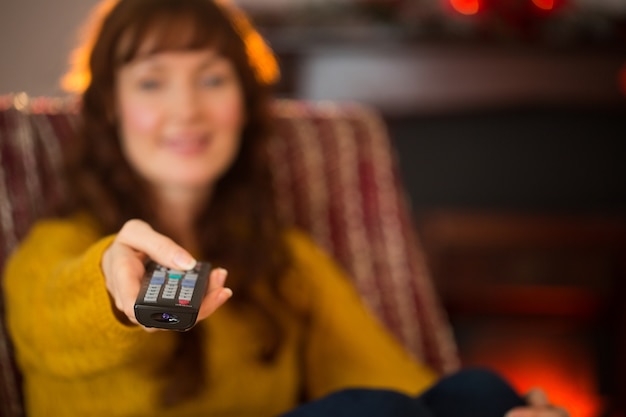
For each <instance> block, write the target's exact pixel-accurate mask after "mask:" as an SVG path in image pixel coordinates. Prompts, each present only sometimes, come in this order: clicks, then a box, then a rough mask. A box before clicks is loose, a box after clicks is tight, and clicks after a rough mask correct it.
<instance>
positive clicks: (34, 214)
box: [0, 94, 458, 417]
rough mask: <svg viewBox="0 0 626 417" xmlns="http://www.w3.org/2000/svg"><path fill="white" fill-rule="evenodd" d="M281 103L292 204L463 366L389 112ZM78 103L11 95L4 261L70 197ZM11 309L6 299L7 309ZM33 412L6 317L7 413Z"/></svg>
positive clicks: (405, 321)
mask: <svg viewBox="0 0 626 417" xmlns="http://www.w3.org/2000/svg"><path fill="white" fill-rule="evenodd" d="M273 105H274V113H275V117H276V122H277V134H276V135H275V136H274V138H273V140H272V141H271V143H270V145H269V149H268V151H269V154H270V156H271V158H272V161H273V166H274V172H273V174H274V178H275V183H276V187H277V189H278V195H279V201H278V203H279V207H280V210H281V212H282V215H283V216H285V219H286V220H288V221H289V222H291V223H292V224H294V225H297V226H298V227H300V228H302V229H304V230H307V231H308V232H309V233H310V234H311V235H312V237H313V238H314V240H316V241H317V243H318V244H320V245H321V246H322V247H324V248H325V249H326V250H328V251H329V252H330V253H331V254H332V255H333V256H335V258H336V259H337V260H338V262H339V264H340V265H342V266H343V267H344V268H345V269H346V271H347V272H348V274H349V275H350V276H351V277H353V279H354V284H355V286H356V287H357V289H358V290H359V291H360V293H361V294H362V296H363V298H364V300H365V303H366V304H367V305H368V306H369V307H370V308H371V309H372V311H373V312H374V314H376V315H377V316H378V317H379V318H380V320H382V322H383V323H384V324H386V325H387V326H388V327H389V329H390V330H391V332H392V333H393V334H394V335H395V336H396V337H397V338H398V339H399V340H400V341H401V343H403V344H404V345H405V346H406V348H407V349H408V350H409V351H410V352H411V353H412V354H413V355H414V356H415V357H416V358H418V359H420V360H422V361H424V362H426V363H428V364H429V365H430V366H431V367H433V368H434V369H435V370H437V371H438V372H440V373H447V372H450V371H453V370H455V369H456V368H457V366H458V360H457V356H456V347H455V343H454V341H453V337H452V332H451V330H450V326H449V324H448V322H447V318H446V317H445V314H444V313H443V311H442V309H441V306H440V304H439V300H438V299H437V296H436V294H435V291H434V287H433V284H432V283H431V280H430V276H429V275H428V272H427V270H426V267H425V260H424V255H423V253H422V250H421V248H420V245H419V242H418V240H417V238H416V236H415V232H414V228H413V223H412V220H411V216H410V212H409V210H408V205H407V200H406V197H405V194H404V191H403V189H402V185H401V183H400V180H399V175H398V172H397V167H396V160H395V155H394V153H393V149H392V148H391V146H390V142H389V139H388V136H387V132H386V130H385V126H384V124H383V122H382V120H381V118H380V117H379V115H378V114H377V113H376V112H375V111H374V110H373V109H371V108H368V107H366V106H362V105H357V104H349V103H330V102H318V103H311V102H303V101H296V100H284V99H280V100H275V102H274V103H273ZM77 108H78V103H77V101H76V100H75V99H73V98H70V97H64V98H51V97H41V98H31V99H29V98H28V97H27V96H26V95H25V94H16V95H5V96H0V233H1V241H0V268H2V267H3V265H4V262H5V261H6V258H7V256H8V254H9V253H10V251H11V250H12V249H13V248H14V247H15V246H16V245H17V244H18V243H19V241H20V239H21V238H22V237H23V236H24V235H25V233H26V232H27V231H28V229H29V227H30V226H31V225H32V223H33V222H34V221H35V220H36V219H37V218H39V217H41V216H44V215H47V214H52V213H50V206H51V204H50V203H51V202H53V201H55V200H56V199H60V198H63V195H64V192H65V191H64V185H63V184H62V182H61V181H60V176H59V172H60V169H61V165H62V160H63V154H64V151H65V150H66V149H67V148H68V147H70V146H71V137H72V133H73V131H74V130H75V128H76V123H75V122H76V115H75V114H76V110H77ZM0 295H1V293H0ZM2 308H3V304H2V301H1V298H0V314H1V312H2ZM0 319H1V317H0ZM23 413H24V412H23V409H22V406H21V398H20V377H19V371H18V370H17V368H16V366H15V363H14V361H13V359H12V356H11V345H10V341H9V339H8V335H7V332H6V328H5V326H4V322H3V321H2V320H0V414H1V415H3V416H6V417H19V416H23Z"/></svg>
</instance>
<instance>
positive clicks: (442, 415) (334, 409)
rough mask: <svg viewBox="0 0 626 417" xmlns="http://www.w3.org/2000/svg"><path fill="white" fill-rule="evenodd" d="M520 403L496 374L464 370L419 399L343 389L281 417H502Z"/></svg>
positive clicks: (513, 391) (514, 393)
mask: <svg viewBox="0 0 626 417" xmlns="http://www.w3.org/2000/svg"><path fill="white" fill-rule="evenodd" d="M524 404H525V402H524V400H523V399H522V398H521V397H520V396H519V395H518V394H517V393H516V392H515V390H513V388H512V387H511V386H510V385H509V384H508V383H507V382H506V381H505V380H504V379H502V378H501V377H500V376H499V375H498V374H496V373H494V372H492V371H489V370H486V369H467V370H463V371H460V372H458V373H455V374H453V375H450V376H447V377H444V378H442V379H441V380H440V381H439V382H437V383H436V384H435V385H434V386H433V387H432V388H430V389H429V390H428V391H426V392H424V393H423V394H421V395H420V396H419V397H410V396H407V395H404V394H401V393H398V392H395V391H389V390H379V389H359V388H354V389H346V390H342V391H338V392H335V393H333V394H330V395H328V396H326V397H324V398H322V399H319V400H316V401H312V402H310V403H308V404H304V405H302V406H300V407H298V408H296V409H295V410H293V411H290V412H288V413H287V414H283V415H282V416H281V417H503V416H504V415H505V414H506V412H507V411H509V410H510V409H512V408H514V407H517V406H520V405H524Z"/></svg>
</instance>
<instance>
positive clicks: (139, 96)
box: [116, 50, 245, 190]
mask: <svg viewBox="0 0 626 417" xmlns="http://www.w3.org/2000/svg"><path fill="white" fill-rule="evenodd" d="M116 100H117V102H116V115H117V119H118V122H119V133H120V137H121V146H122V150H123V152H124V154H125V156H126V158H127V159H128V161H129V163H130V165H131V166H132V167H133V168H134V169H135V170H136V171H137V172H138V173H139V175H141V176H142V177H143V178H144V179H146V180H147V181H148V182H149V183H150V184H151V185H153V186H154V187H155V188H156V189H162V188H167V189H175V190H177V189H182V188H184V189H196V188H197V189H206V188H207V187H209V188H210V187H211V186H212V185H213V184H214V183H215V182H216V181H217V179H218V178H219V177H220V176H221V175H222V174H223V173H224V172H225V171H226V170H227V169H228V167H229V166H230V165H231V163H232V162H233V160H234V159H235V157H236V155H237V152H238V149H239V143H240V134H241V130H242V128H243V124H244V120H245V115H244V112H245V110H244V98H243V92H242V88H241V85H240V82H239V78H238V76H237V74H236V71H235V68H234V66H233V65H232V63H231V62H230V61H229V60H227V59H226V58H223V57H222V56H220V55H219V54H217V53H216V52H215V51H213V50H203V51H177V52H162V53H156V54H154V55H149V56H146V57H140V58H138V59H135V60H133V61H131V62H130V63H129V64H126V65H124V66H123V67H121V68H120V70H119V71H118V73H117V81H116Z"/></svg>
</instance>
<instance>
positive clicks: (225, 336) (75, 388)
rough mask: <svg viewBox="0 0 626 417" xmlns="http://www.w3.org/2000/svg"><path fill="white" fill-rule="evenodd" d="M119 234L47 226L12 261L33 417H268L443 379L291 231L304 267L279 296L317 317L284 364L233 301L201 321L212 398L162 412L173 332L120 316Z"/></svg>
mask: <svg viewBox="0 0 626 417" xmlns="http://www.w3.org/2000/svg"><path fill="white" fill-rule="evenodd" d="M112 238H113V237H112V236H109V237H102V236H100V235H99V233H98V228H97V227H95V225H94V223H93V222H92V221H90V219H89V218H88V217H86V216H77V217H75V218H72V219H68V220H47V221H42V222H40V223H38V224H37V225H35V227H34V228H33V229H32V230H31V232H30V234H29V235H28V237H27V238H26V239H25V240H24V242H23V244H22V245H21V247H20V248H19V249H18V250H17V251H16V252H15V253H14V254H13V255H12V257H11V259H10V261H9V263H8V266H7V269H6V274H5V277H4V286H5V297H6V308H7V316H8V324H9V329H10V333H11V336H12V339H13V342H14V344H15V348H16V354H17V359H18V362H19V365H20V367H21V369H22V371H23V374H24V390H25V396H26V406H27V410H28V415H29V416H31V417H39V416H54V417H63V416H71V417H77V416H106V417H113V416H133V417H135V416H151V417H154V416H182V415H189V416H207V417H208V416H211V417H218V416H236V417H246V416H251V417H252V416H254V417H263V416H273V415H277V414H279V413H281V412H285V411H287V410H289V409H291V408H293V407H294V406H296V405H297V402H298V398H299V395H301V393H302V392H303V391H304V392H305V393H306V395H307V396H308V398H311V399H313V398H318V397H320V396H323V395H324V394H327V393H329V392H331V391H334V390H337V389H340V388H346V387H384V388H393V389H398V390H401V391H403V392H407V393H410V394H417V393H419V392H420V391H422V390H424V389H425V388H427V387H428V386H429V385H430V384H431V383H432V382H433V381H434V378H435V375H434V373H433V372H432V371H430V370H429V369H428V368H426V367H425V366H422V365H419V364H417V363H415V362H414V361H413V360H412V359H411V358H410V357H409V356H408V355H407V354H406V353H405V352H404V351H403V349H402V348H401V347H400V346H399V345H398V344H397V342H396V341H395V340H394V339H393V338H392V337H390V335H389V334H388V333H387V332H386V330H384V329H383V327H382V326H381V325H380V324H379V323H378V322H377V321H376V320H375V319H374V318H373V317H372V315H371V314H370V313H369V311H368V310H367V309H366V308H365V307H364V306H363V305H362V304H361V302H360V299H359V296H358V295H357V294H356V292H355V291H354V290H353V288H352V286H351V284H350V283H349V282H348V281H347V279H346V278H345V276H344V275H343V273H342V272H341V271H340V270H339V268H338V267H337V266H336V265H335V264H333V262H332V261H331V260H330V259H329V258H328V257H327V256H326V255H325V254H324V253H322V252H321V251H320V250H319V249H318V248H317V247H316V246H315V245H314V244H313V243H312V242H311V241H310V240H308V239H307V238H306V237H305V236H304V235H302V234H300V233H297V232H290V233H289V235H288V242H289V244H290V247H291V249H292V250H293V253H294V255H295V259H296V263H295V266H294V268H293V271H291V273H290V274H289V275H288V277H287V279H285V281H284V285H283V287H282V288H281V291H283V293H284V295H286V296H287V297H288V299H289V300H291V301H292V303H293V305H294V306H296V307H297V308H298V309H299V310H301V311H303V312H306V313H307V314H308V315H309V317H310V323H308V325H307V326H306V329H305V328H303V326H302V324H301V321H298V320H294V319H293V317H284V323H283V324H284V325H285V328H286V329H287V335H286V340H285V342H284V346H283V347H282V348H281V349H280V351H279V354H278V357H277V359H276V361H275V363H273V364H271V365H268V364H262V363H259V361H258V360H257V357H258V350H259V348H260V347H259V338H258V337H257V335H258V333H255V328H254V324H253V323H254V317H246V316H245V314H244V313H242V312H240V311H239V310H235V309H233V308H229V307H228V303H227V304H226V305H225V306H223V307H222V308H221V309H219V310H218V311H217V312H216V313H215V314H214V315H212V316H210V317H209V318H208V319H206V320H205V321H204V322H202V323H200V324H198V325H199V326H203V328H205V329H206V330H207V331H208V335H209V340H208V342H207V345H208V346H207V348H206V355H207V361H206V362H207V370H206V371H207V372H208V375H209V378H210V379H209V383H208V384H207V386H206V389H205V391H204V392H203V393H202V395H200V396H198V397H197V398H196V399H194V400H190V401H188V402H186V403H183V404H181V405H180V406H176V408H174V409H167V410H163V409H159V407H158V404H159V401H158V399H157V397H158V395H159V393H160V389H161V387H162V385H161V383H162V381H161V380H160V379H159V378H158V377H156V376H155V375H156V374H157V372H156V370H157V368H158V367H159V366H160V365H161V364H162V362H163V361H164V360H165V358H168V357H169V356H170V355H171V351H172V349H173V347H174V337H175V334H174V333H172V332H167V331H161V332H155V333H148V332H145V331H143V330H142V329H141V328H140V327H137V326H134V327H130V326H125V325H123V324H121V323H120V322H119V321H117V320H116V318H115V316H114V314H113V312H112V310H111V304H110V301H109V297H108V294H107V290H106V288H105V284H104V278H103V275H102V271H101V269H100V259H101V257H102V253H103V251H104V250H105V249H106V247H107V245H109V244H110V242H111V240H112ZM234 296H235V297H236V296H237V295H236V294H235V295H234ZM286 316H289V315H286ZM198 371H201V370H198Z"/></svg>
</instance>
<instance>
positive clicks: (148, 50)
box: [116, 2, 232, 65]
mask: <svg viewBox="0 0 626 417" xmlns="http://www.w3.org/2000/svg"><path fill="white" fill-rule="evenodd" d="M193 4H194V3H193V2H190V3H187V2H173V3H172V2H169V3H167V6H169V7H162V8H155V9H151V10H150V12H151V13H148V14H146V15H145V17H144V18H143V19H139V20H137V21H136V23H135V25H134V26H130V27H128V28H127V29H126V31H125V32H124V33H123V34H122V39H121V41H120V42H119V47H118V50H117V51H116V52H117V53H116V58H117V62H118V65H124V64H126V63H129V62H131V61H133V60H135V59H137V58H141V57H146V56H150V55H153V54H157V53H160V52H171V51H190V50H199V49H206V48H214V49H217V50H218V51H219V52H222V50H223V49H225V48H224V42H225V39H223V38H224V27H223V25H224V22H223V21H219V20H217V19H215V18H214V15H212V14H209V13H206V11H205V10H203V9H201V8H198V7H190V6H193ZM184 5H187V7H185V6H184ZM231 30H232V29H231Z"/></svg>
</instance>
